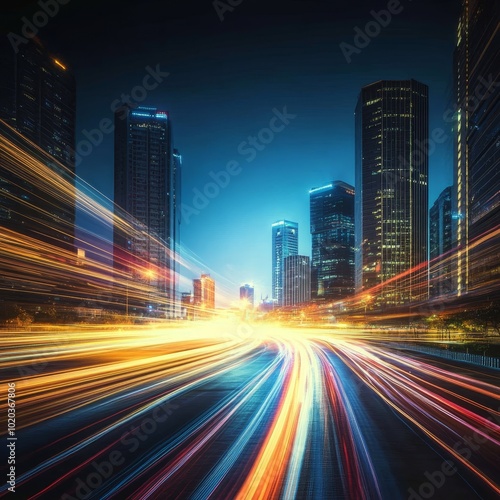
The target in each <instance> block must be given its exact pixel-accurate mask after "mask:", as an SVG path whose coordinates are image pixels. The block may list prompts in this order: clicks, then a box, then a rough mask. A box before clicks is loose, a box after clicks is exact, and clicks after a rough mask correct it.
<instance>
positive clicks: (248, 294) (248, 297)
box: [240, 285, 255, 309]
mask: <svg viewBox="0 0 500 500" xmlns="http://www.w3.org/2000/svg"><path fill="white" fill-rule="evenodd" d="M240 300H242V301H243V300H244V301H246V302H247V304H248V305H249V306H250V307H251V308H252V309H253V307H254V305H255V299H254V287H253V286H252V285H242V286H240Z"/></svg>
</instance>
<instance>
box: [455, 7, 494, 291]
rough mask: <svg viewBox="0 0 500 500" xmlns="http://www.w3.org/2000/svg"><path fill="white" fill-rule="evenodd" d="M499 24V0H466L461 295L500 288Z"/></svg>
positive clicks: (458, 85)
mask: <svg viewBox="0 0 500 500" xmlns="http://www.w3.org/2000/svg"><path fill="white" fill-rule="evenodd" d="M499 24H500V3H499V2H498V1H497V0H463V1H462V14H461V16H460V20H459V23H458V28H457V46H456V49H455V58H454V59H455V60H454V65H455V99H456V103H455V110H456V112H455V118H456V126H455V127H454V129H455V131H456V143H455V197H454V198H455V199H454V212H455V214H454V217H455V220H456V224H455V227H454V239H455V242H456V245H457V259H456V276H455V278H456V282H455V286H456V290H457V295H459V296H460V295H462V294H465V293H467V292H469V291H472V290H481V289H483V290H484V291H487V290H488V288H490V289H492V288H493V289H495V288H496V290H498V284H497V286H496V287H495V286H494V285H493V283H494V281H495V280H498V279H499V278H500V266H499V263H498V248H499V243H500V238H499V237H498V236H496V237H495V236H494V235H493V233H494V232H495V230H496V229H498V228H499V225H500V189H499V186H500V155H499V154H498V151H499V147H500V143H499V136H498V129H499V121H500V89H499V85H498V82H499V81H500V32H499ZM492 235H493V236H492ZM491 285H493V286H491ZM490 291H491V290H490Z"/></svg>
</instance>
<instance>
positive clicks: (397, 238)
mask: <svg viewBox="0 0 500 500" xmlns="http://www.w3.org/2000/svg"><path fill="white" fill-rule="evenodd" d="M428 107H429V106H428V88H427V86H426V85H424V84H422V83H419V82H417V81H415V80H404V81H379V82H376V83H373V84H371V85H368V86H366V87H363V89H362V90H361V93H360V96H359V100H358V104H357V108H356V206H355V222H356V291H357V292H361V291H365V290H368V289H371V288H373V287H377V288H376V289H375V290H374V292H375V297H376V304H378V305H381V306H387V307H392V306H398V305H401V304H406V303H409V302H412V301H418V300H425V299H426V298H427V247H428V244H427V238H428V169H429V167H428V161H429V158H428V156H429V155H428V148H427V147H426V146H425V144H426V142H425V141H426V140H428V135H429V112H428Z"/></svg>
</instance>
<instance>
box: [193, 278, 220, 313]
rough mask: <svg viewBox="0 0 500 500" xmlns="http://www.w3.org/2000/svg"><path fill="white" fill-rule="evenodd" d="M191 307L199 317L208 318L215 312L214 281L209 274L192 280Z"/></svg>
mask: <svg viewBox="0 0 500 500" xmlns="http://www.w3.org/2000/svg"><path fill="white" fill-rule="evenodd" d="M193 306H194V311H195V312H194V314H195V315H197V316H199V317H209V316H210V315H211V314H213V312H214V311H215V281H214V280H213V279H212V278H211V277H210V274H202V275H201V277H200V278H198V279H194V280H193Z"/></svg>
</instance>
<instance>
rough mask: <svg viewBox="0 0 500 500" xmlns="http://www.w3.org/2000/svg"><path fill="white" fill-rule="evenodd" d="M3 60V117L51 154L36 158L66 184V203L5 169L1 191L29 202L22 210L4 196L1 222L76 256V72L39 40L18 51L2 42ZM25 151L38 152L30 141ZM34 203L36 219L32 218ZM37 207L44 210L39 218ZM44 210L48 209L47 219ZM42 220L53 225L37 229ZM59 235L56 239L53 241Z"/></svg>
mask: <svg viewBox="0 0 500 500" xmlns="http://www.w3.org/2000/svg"><path fill="white" fill-rule="evenodd" d="M0 62H1V64H2V71H1V76H0V89H1V90H2V96H1V97H0V119H2V120H4V121H5V122H6V123H7V124H9V125H10V126H12V127H14V128H15V129H16V130H17V131H18V132H20V133H21V134H22V135H23V136H24V137H25V138H26V139H28V140H29V141H31V142H32V143H33V144H35V145H36V146H38V147H39V148H41V149H42V150H43V151H44V152H46V153H47V154H48V156H43V155H37V156H38V157H39V158H40V160H41V161H43V162H44V164H45V165H46V166H48V167H49V168H50V170H51V171H53V172H54V173H55V174H56V175H59V176H61V178H62V179H64V182H65V183H66V187H65V189H66V191H65V201H64V203H62V202H61V200H60V197H59V196H58V195H57V194H56V193H52V192H42V191H41V190H40V189H39V186H37V184H38V182H37V181H36V180H34V181H27V180H26V177H25V176H24V178H23V172H22V170H19V171H17V172H15V171H11V172H7V170H6V169H0V174H1V176H0V183H1V187H2V191H4V192H9V193H11V194H15V193H17V195H18V198H19V200H23V201H20V203H21V204H22V203H24V202H27V203H25V204H24V206H21V205H16V202H15V200H14V198H13V197H12V196H10V197H2V198H0V203H1V207H0V219H1V220H3V221H4V223H5V224H8V225H9V227H11V228H13V229H14V230H17V231H19V232H20V233H22V234H27V233H26V232H30V231H32V232H31V234H30V235H33V234H35V233H38V238H39V239H41V240H43V241H46V242H48V243H50V244H53V245H56V246H60V247H61V248H63V249H64V250H69V251H72V252H74V253H75V254H76V251H75V249H74V224H75V211H76V209H75V207H76V194H75V178H74V176H75V127H76V84H75V78H74V76H73V73H72V72H71V70H70V69H69V68H68V67H67V66H66V65H65V64H63V63H62V62H61V61H60V60H58V59H56V58H55V57H54V56H52V54H50V53H49V51H48V50H47V49H46V48H45V47H44V46H43V45H42V43H41V42H40V41H39V40H38V38H36V37H35V38H33V39H31V40H29V41H27V43H23V44H20V45H19V47H18V52H17V53H14V51H13V50H12V47H11V46H10V44H9V43H7V42H6V40H3V41H2V43H0ZM3 132H4V133H5V136H8V137H9V139H12V140H14V141H17V142H19V140H18V139H17V138H15V135H14V134H12V132H11V131H9V130H8V128H4V129H3ZM24 147H25V151H30V152H32V151H34V148H31V147H30V146H29V145H28V143H27V142H26V145H25V146H24ZM2 171H3V173H2ZM7 198H9V199H7ZM30 205H31V207H32V208H31V212H32V215H28V212H29V206H30ZM16 207H17V208H16ZM34 207H39V210H38V212H39V214H38V215H36V214H35V212H36V211H37V210H36V208H34ZM44 210H48V212H47V215H46V216H44V215H43V213H44ZM40 218H46V219H48V218H50V219H51V222H50V223H49V224H48V225H38V227H36V223H31V222H30V221H35V220H39V219H40ZM58 221H61V224H58ZM58 225H60V226H62V225H64V231H60V230H59V229H58V228H57V226H58ZM44 228H46V229H44ZM55 233H57V234H58V237H57V239H54V235H55Z"/></svg>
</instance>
